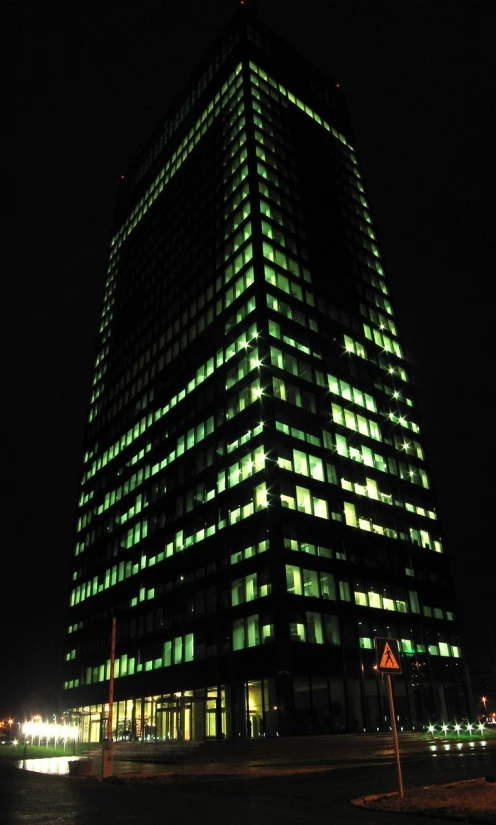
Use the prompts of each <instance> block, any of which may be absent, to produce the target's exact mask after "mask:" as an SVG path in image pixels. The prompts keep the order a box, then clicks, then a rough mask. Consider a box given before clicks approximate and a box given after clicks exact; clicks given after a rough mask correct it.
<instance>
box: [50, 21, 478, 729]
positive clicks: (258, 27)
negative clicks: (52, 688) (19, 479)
mask: <svg viewBox="0 0 496 825" xmlns="http://www.w3.org/2000/svg"><path fill="white" fill-rule="evenodd" d="M85 438H86V442H85V454H84V463H83V469H82V478H81V492H80V501H79V519H78V525H77V538H76V545H75V553H74V562H73V568H72V569H73V574H72V582H71V588H72V590H71V597H70V608H69V620H68V634H67V649H66V653H65V660H66V663H65V682H64V696H65V699H64V703H65V706H66V707H67V708H68V709H69V710H70V711H71V713H72V714H73V715H76V716H77V717H78V718H79V719H80V724H81V737H82V739H83V740H84V741H97V740H99V739H100V738H101V737H102V735H105V733H106V727H105V726H106V719H107V716H108V704H107V703H108V686H109V677H110V634H111V621H112V618H113V617H114V616H115V617H116V619H117V646H116V660H115V705H114V713H113V718H114V720H115V728H114V737H115V738H145V737H146V738H148V737H150V738H155V737H156V738H158V739H202V738H204V737H221V738H223V737H233V736H239V735H241V736H260V735H276V734H279V735H284V734H295V733H322V732H337V731H350V730H363V729H366V730H376V729H387V728H388V727H389V723H390V720H389V717H388V711H387V699H386V693H385V689H384V685H383V684H382V681H381V677H380V676H378V675H377V672H376V669H375V667H374V665H375V654H374V649H373V648H374V637H375V636H389V637H391V638H395V639H398V640H399V641H400V648H401V653H402V664H403V674H402V675H401V676H397V677H395V679H394V689H395V698H396V710H397V714H398V719H399V723H400V724H401V725H402V726H404V727H417V726H420V725H422V724H423V723H426V722H427V721H428V720H430V719H440V718H444V719H447V718H451V717H454V716H457V715H458V716H462V715H466V713H467V710H466V687H465V680H464V668H463V659H462V652H461V649H460V643H459V637H458V634H457V627H456V617H455V609H454V601H453V591H452V587H451V584H450V577H449V569H448V564H447V561H446V556H445V554H444V552H443V545H442V540H441V534H440V527H439V521H438V518H437V514H436V507H435V501H434V498H433V494H432V490H431V480H430V476H429V472H428V469H427V468H426V463H425V453H424V447H423V444H422V436H421V433H420V430H419V426H418V423H417V416H416V411H415V405H414V400H413V393H412V385H411V381H410V376H409V371H408V364H407V363H406V361H405V358H404V354H403V350H402V347H401V343H400V341H399V339H398V328H397V322H396V318H395V315H394V310H393V307H392V304H391V298H390V292H389V287H388V282H387V278H386V277H385V272H384V267H383V263H382V259H381V254H380V251H379V248H378V243H377V239H376V235H375V232H374V228H373V223H372V219H371V213H370V206H369V201H368V197H367V194H366V191H365V188H364V185H363V181H362V176H361V174H360V169H359V165H358V162H357V157H356V152H355V149H354V147H353V138H352V135H351V132H350V127H349V123H348V118H347V114H346V108H345V105H344V102H343V98H342V95H341V91H340V89H339V88H338V87H337V86H336V84H333V83H331V82H329V81H328V80H326V79H325V78H324V77H323V76H322V75H321V74H319V72H317V71H316V70H315V69H314V68H313V67H312V66H311V65H310V64H309V63H307V62H306V61H305V60H304V59H303V58H301V57H300V56H299V55H298V54H297V53H296V52H295V51H294V50H293V49H291V48H290V47H289V46H287V45H286V44H284V43H283V42H282V41H281V40H280V39H279V38H278V37H277V36H276V35H275V34H274V33H273V32H271V31H270V30H268V29H267V28H266V27H265V26H264V25H263V24H261V23H260V22H259V21H258V20H256V19H255V18H254V17H253V16H252V15H251V14H250V13H249V12H248V11H247V10H246V9H244V8H243V9H239V10H238V12H237V13H236V15H235V16H234V18H233V20H232V21H231V23H230V24H229V26H228V27H227V28H226V30H225V31H224V33H223V35H222V37H221V38H220V40H219V42H218V43H216V44H215V46H214V48H213V49H212V50H211V52H210V54H209V55H208V57H207V58H206V60H204V61H203V63H202V64H201V66H200V67H199V69H198V71H197V73H196V75H195V77H194V78H193V79H192V80H191V81H190V83H189V84H188V86H187V88H186V90H185V92H184V94H183V95H182V96H181V97H180V99H179V100H178V101H177V103H176V104H175V105H174V106H173V107H172V108H171V110H170V112H169V113H168V115H167V118H166V119H165V121H164V122H163V123H162V124H161V127H160V129H159V130H157V132H156V134H155V135H154V136H153V137H152V139H151V141H150V142H149V143H148V145H147V146H146V148H145V149H144V151H143V152H142V153H141V154H140V156H139V157H138V158H137V159H136V160H135V161H134V162H133V163H132V164H131V167H130V170H129V174H128V175H126V178H125V180H123V182H122V184H121V187H120V194H119V201H118V205H117V209H116V220H115V227H114V232H113V238H112V243H111V249H110V255H109V264H108V272H107V276H106V282H105V289H104V297H103V305H102V312H101V324H100V329H99V338H98V346H97V355H96V360H95V368H94V377H93V384H92V390H91V399H90V405H89V415H88V424H87V431H86V437H85Z"/></svg>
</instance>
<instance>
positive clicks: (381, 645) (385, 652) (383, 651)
mask: <svg viewBox="0 0 496 825" xmlns="http://www.w3.org/2000/svg"><path fill="white" fill-rule="evenodd" d="M374 642H375V653H376V657H377V672H378V673H384V674H385V675H386V682H387V691H388V699H389V715H390V717H391V726H392V728H393V740H394V753H395V756H396V767H397V768H398V784H399V788H400V796H401V797H403V796H404V792H403V777H402V775H401V762H400V748H399V744H398V730H397V728H396V714H395V712H394V699H393V687H392V684H391V674H392V673H393V674H397V673H401V659H400V649H399V644H398V640H397V639H381V638H378V637H377V638H375V639H374Z"/></svg>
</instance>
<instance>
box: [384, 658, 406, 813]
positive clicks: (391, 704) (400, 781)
mask: <svg viewBox="0 0 496 825" xmlns="http://www.w3.org/2000/svg"><path fill="white" fill-rule="evenodd" d="M386 681H387V691H388V698H389V715H390V717H391V725H392V728H393V740H394V754H395V756H396V767H397V768H398V784H399V787H400V796H401V797H402V798H403V796H404V795H405V794H404V792H403V777H402V775H401V762H400V746H399V743H398V729H397V727H396V714H395V712H394V699H393V686H392V684H391V676H390V674H389V673H387V674H386Z"/></svg>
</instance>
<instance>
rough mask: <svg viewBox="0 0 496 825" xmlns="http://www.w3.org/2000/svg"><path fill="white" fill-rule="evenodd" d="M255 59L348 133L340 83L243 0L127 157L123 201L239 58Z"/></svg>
mask: <svg viewBox="0 0 496 825" xmlns="http://www.w3.org/2000/svg"><path fill="white" fill-rule="evenodd" d="M243 57H245V58H246V59H251V60H255V62H258V63H259V64H261V65H262V67H263V68H264V69H265V70H266V71H268V72H269V73H271V74H273V76H275V77H276V79H278V80H284V82H285V83H286V84H288V85H290V86H291V89H292V91H293V92H294V93H295V94H297V95H300V96H301V97H302V98H303V99H304V100H305V102H306V103H308V104H309V105H311V106H313V107H314V108H315V109H316V110H317V111H320V112H321V114H322V115H323V116H324V117H327V118H328V119H330V121H331V122H332V124H333V125H334V126H335V127H336V128H337V129H339V131H340V132H341V133H343V134H344V135H345V136H347V137H348V139H349V138H350V137H351V135H350V127H349V119H348V115H347V111H346V106H345V103H344V100H343V97H342V94H341V91H340V88H339V84H336V83H334V82H333V81H331V80H330V79H328V78H326V77H325V76H324V75H323V74H322V72H320V71H319V70H318V69H316V68H315V67H314V66H313V65H312V64H311V63H310V62H309V61H308V60H307V59H306V58H304V57H302V55H300V54H299V52H298V51H297V50H296V49H295V48H294V47H292V46H289V45H288V44H287V43H285V41H284V40H282V38H280V37H279V35H277V34H276V33H275V32H274V31H273V30H272V29H270V28H269V27H268V26H266V25H265V24H264V23H263V22H262V21H261V20H260V19H259V18H258V17H257V16H256V15H255V14H254V13H253V12H251V11H250V9H248V8H247V7H246V6H245V5H240V7H239V8H238V9H237V10H236V12H235V14H234V15H233V16H232V18H231V20H230V21H229V22H228V24H227V25H226V26H225V28H224V30H223V31H222V33H221V34H220V35H219V37H218V38H217V39H216V40H215V41H214V43H213V45H212V46H211V48H210V49H209V50H208V52H207V53H206V55H205V56H204V58H203V59H202V60H201V61H200V62H199V64H198V67H197V69H196V71H195V73H194V74H193V75H192V76H191V77H190V78H189V80H188V83H187V84H186V85H185V87H184V89H183V91H182V92H181V93H180V94H179V96H178V97H177V99H176V100H175V102H174V103H173V104H172V105H171V106H170V108H169V110H168V112H167V114H166V116H165V117H164V118H163V119H162V121H161V122H160V124H159V125H158V126H157V128H156V129H155V131H154V133H153V135H152V136H151V138H150V139H149V140H148V141H147V143H146V144H145V145H144V147H143V149H142V150H141V151H140V152H139V153H138V154H137V155H136V156H135V158H134V159H133V160H132V161H131V163H130V166H129V170H128V174H127V175H126V184H125V187H123V189H124V191H123V192H122V194H121V198H122V200H121V203H123V202H126V201H127V200H128V198H130V197H132V194H133V192H134V190H135V188H136V187H137V186H139V184H140V183H141V181H142V180H143V179H144V178H146V177H147V175H148V173H149V171H150V170H152V169H153V168H154V167H155V165H156V163H157V161H159V158H160V157H161V156H162V155H163V152H164V151H166V150H167V147H168V146H169V145H174V143H175V142H176V140H175V138H176V137H177V133H178V134H182V133H183V131H184V129H185V128H188V127H189V126H190V125H191V121H193V120H194V117H195V116H196V113H197V111H198V104H200V103H201V104H202V105H203V104H204V101H205V100H206V98H207V97H208V94H209V93H211V91H212V89H217V88H218V87H219V86H221V85H222V83H223V82H224V80H225V77H226V75H227V73H228V72H229V71H230V70H231V68H232V66H233V65H234V63H236V62H239V60H240V59H242V58H243Z"/></svg>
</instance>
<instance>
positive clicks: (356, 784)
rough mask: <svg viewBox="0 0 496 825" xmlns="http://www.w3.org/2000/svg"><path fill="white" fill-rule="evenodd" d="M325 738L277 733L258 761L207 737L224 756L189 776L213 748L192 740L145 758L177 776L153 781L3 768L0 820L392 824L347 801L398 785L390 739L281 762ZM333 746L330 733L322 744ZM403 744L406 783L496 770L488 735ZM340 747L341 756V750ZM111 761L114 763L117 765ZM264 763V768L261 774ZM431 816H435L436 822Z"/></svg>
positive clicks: (410, 822) (346, 744)
mask: <svg viewBox="0 0 496 825" xmlns="http://www.w3.org/2000/svg"><path fill="white" fill-rule="evenodd" d="M219 744H223V743H219ZM324 744H325V743H318V742H316V741H315V742H314V744H313V745H312V741H311V740H309V739H299V740H291V741H289V740H286V744H285V743H284V740H283V741H282V742H281V743H277V744H276V745H275V746H274V745H273V743H269V748H268V749H267V751H266V754H265V756H266V759H265V760H264V758H263V754H262V758H261V756H260V749H261V748H262V749H263V745H260V743H259V744H258V745H253V746H252V745H251V743H247V744H245V743H243V745H241V744H240V746H239V748H238V749H237V753H238V757H240V758H238V759H237V760H236V759H235V758H233V757H232V756H231V757H229V758H227V759H226V758H225V757H228V756H229V752H232V751H233V747H231V746H227V747H226V748H224V749H223V750H222V748H218V747H217V748H216V747H215V745H214V746H213V747H212V751H213V753H214V754H217V755H218V754H219V753H220V754H221V755H222V757H223V758H220V757H219V756H218V758H217V761H216V762H212V761H210V762H208V761H204V762H203V767H202V770H199V769H198V770H197V775H196V776H191V775H190V776H188V775H187V774H188V773H190V774H191V770H190V769H191V767H193V763H195V764H196V765H197V768H199V766H200V765H201V760H202V759H206V757H209V758H210V757H211V753H209V752H208V748H207V753H205V751H203V756H202V749H198V752H197V753H196V755H193V754H190V755H189V756H187V757H184V758H183V762H182V763H181V764H182V766H183V770H180V765H179V764H176V765H174V766H172V765H170V764H169V765H162V766H159V765H157V764H156V763H155V764H154V765H153V768H152V763H147V765H146V767H147V770H148V772H150V773H153V772H157V771H159V770H164V769H166V770H168V771H173V772H174V773H175V774H176V777H175V779H169V781H166V782H165V783H160V784H158V783H157V782H156V781H155V780H153V779H150V782H149V784H146V785H131V784H114V783H109V782H100V781H98V780H96V779H76V778H69V777H59V776H44V775H41V774H36V773H31V772H29V771H19V770H13V769H11V770H8V769H5V768H4V769H3V770H2V771H1V772H0V805H1V807H0V812H1V821H2V825H114V823H115V825H121V824H122V825H138V823H139V825H199V823H201V825H210V824H212V825H214V823H215V825H228V824H229V825H233V820H235V825H297V823H298V825H301V823H307V822H308V823H311V825H324V823H325V825H351V823H353V824H355V823H358V824H360V823H366V824H367V825H387V824H388V822H390V823H391V825H396V816H395V815H394V814H387V815H386V814H380V813H374V812H370V811H363V810H361V809H357V808H354V807H353V806H351V805H350V801H349V800H350V799H351V798H353V797H357V796H363V795H366V794H370V793H381V792H387V791H390V790H394V789H395V787H396V774H395V765H394V759H392V756H391V751H390V748H389V746H388V742H387V740H384V739H382V740H379V741H378V740H377V739H376V740H375V741H373V739H372V737H370V738H368V737H367V739H365V738H362V740H361V743H360V742H356V741H354V738H353V737H340V745H339V751H340V752H341V759H338V754H337V749H336V748H334V755H335V757H336V758H335V759H334V758H333V760H332V761H333V763H334V764H333V765H331V766H328V768H327V770H322V768H325V766H323V765H321V766H320V768H321V770H318V771H312V772H309V773H297V774H294V775H291V774H290V772H289V771H290V768H291V766H290V764H288V763H289V762H290V761H291V760H292V759H293V758H294V755H295V754H299V758H300V761H301V762H307V763H308V762H309V761H312V760H313V761H314V763H316V762H317V761H319V760H320V761H321V760H322V753H323V752H325V751H326V748H325V747H324ZM330 745H331V742H330V740H329V741H328V746H327V753H329V746H330ZM250 747H251V748H252V750H251V752H250V753H249V757H250V758H248V759H247V758H246V750H247V749H248V750H249V749H250ZM402 750H403V769H404V781H405V786H406V787H414V786H418V785H424V784H433V783H438V782H439V783H441V782H448V781H455V780H457V779H469V778H475V777H478V776H484V775H494V774H496V742H494V741H493V742H490V743H488V745H487V746H481V745H480V743H479V747H476V746H475V744H474V747H469V743H467V747H466V748H465V747H462V748H459V749H455V750H453V749H452V747H450V749H449V750H448V749H446V748H444V747H443V743H439V744H438V745H437V746H436V750H435V751H434V750H431V749H430V748H429V743H425V742H416V743H415V742H414V741H413V740H411V741H410V742H409V744H406V743H405V744H404V746H403V747H402ZM285 753H286V754H288V756H286V757H285V756H284V754H285ZM291 754H293V756H291ZM346 754H347V755H348V757H349V758H347V759H345V758H343V757H344V756H345V755H346ZM251 757H254V759H252V758H251ZM363 757H365V758H363ZM276 758H277V759H278V762H277V764H276V763H275V759H276ZM255 759H256V761H255ZM195 760H196V762H195ZM187 762H189V763H190V764H189V765H188V764H186V763H187ZM235 762H237V763H238V765H240V764H241V763H246V762H249V763H250V765H249V766H248V769H247V770H245V771H244V775H241V776H240V775H237V774H235V773H231V775H229V772H228V770H227V769H228V767H229V764H231V765H232V764H233V763H235ZM264 762H266V764H264ZM281 762H282V764H281ZM269 763H271V764H269ZM213 764H215V765H219V766H223V768H224V770H223V771H222V772H221V771H220V770H219V769H218V770H217V772H216V773H214V772H213V771H211V770H210V767H209V766H211V765H213ZM118 765H119V763H117V766H118ZM117 766H116V772H117V769H118V770H121V769H120V768H118V767H117ZM121 766H122V768H123V769H126V770H128V769H129V766H132V767H133V770H134V772H136V770H138V769H139V768H138V766H137V765H136V763H134V764H133V763H130V762H127V763H126V762H123V763H121ZM142 767H144V766H142ZM188 768H189V769H188ZM264 771H267V773H268V775H265V776H264V775H263V773H264ZM278 773H279V775H278ZM274 774H275V775H274ZM429 821H430V822H431V823H432V825H435V824H436V823H440V822H441V820H437V819H431V820H429ZM419 822H422V820H419V819H418V818H417V817H412V816H409V815H402V816H401V823H400V825H419ZM495 825H496V816H495Z"/></svg>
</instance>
